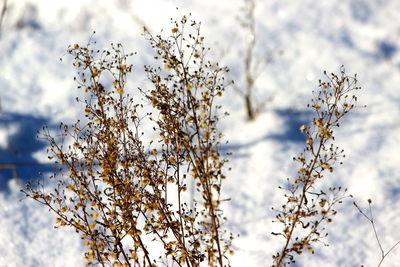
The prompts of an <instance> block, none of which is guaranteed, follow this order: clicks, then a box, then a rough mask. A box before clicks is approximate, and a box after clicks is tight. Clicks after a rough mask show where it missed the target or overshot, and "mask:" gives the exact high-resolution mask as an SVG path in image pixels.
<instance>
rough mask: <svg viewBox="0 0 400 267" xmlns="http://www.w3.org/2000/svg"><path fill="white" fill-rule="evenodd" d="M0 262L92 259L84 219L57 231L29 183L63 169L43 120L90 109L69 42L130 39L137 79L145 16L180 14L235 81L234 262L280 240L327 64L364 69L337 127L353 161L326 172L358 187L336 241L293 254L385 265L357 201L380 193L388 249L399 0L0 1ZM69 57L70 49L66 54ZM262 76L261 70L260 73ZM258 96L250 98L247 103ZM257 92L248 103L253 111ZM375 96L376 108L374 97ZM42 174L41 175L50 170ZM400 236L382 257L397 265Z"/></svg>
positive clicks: (228, 101) (144, 58)
mask: <svg viewBox="0 0 400 267" xmlns="http://www.w3.org/2000/svg"><path fill="white" fill-rule="evenodd" d="M0 12H1V13H0V70H1V71H0V266H7V267H8V266H32V267H36V266H57V267H58V266H81V265H83V264H84V263H83V261H82V256H81V253H82V251H83V248H82V243H81V241H80V240H79V237H78V236H77V235H75V234H73V231H68V230H66V229H62V230H54V229H53V225H54V217H53V216H52V215H51V214H50V213H49V212H48V211H47V209H46V208H45V207H42V206H38V205H37V204H36V203H33V201H32V200H28V199H25V200H23V201H20V200H21V199H24V196H23V195H22V194H21V193H19V190H20V188H21V187H22V186H23V185H24V184H25V183H26V182H28V181H34V180H35V179H46V177H47V176H48V175H49V173H51V172H52V171H53V169H54V166H53V165H52V164H51V163H50V162H49V161H48V160H47V153H46V148H47V143H46V142H45V141H44V140H42V139H41V138H40V135H39V138H37V135H38V134H37V131H38V130H40V129H41V128H42V127H43V126H44V125H47V126H48V127H49V128H50V129H51V130H52V131H54V132H56V131H57V128H58V125H59V124H60V122H65V123H73V122H74V121H76V120H77V119H80V118H82V113H83V112H82V110H83V107H82V106H81V105H79V103H77V102H76V101H75V98H76V97H77V96H80V97H83V93H82V92H81V91H80V90H78V89H76V84H75V82H74V80H73V77H74V75H75V70H74V67H73V66H72V60H71V58H69V57H68V56H66V49H67V47H68V45H72V44H75V43H79V44H86V43H87V42H88V41H89V38H90V37H91V35H92V33H93V31H96V34H95V35H94V36H93V40H94V41H96V43H97V44H96V46H97V47H99V48H100V49H102V48H107V47H109V46H110V43H118V42H120V43H122V44H123V46H124V49H125V51H127V52H137V55H135V56H134V57H133V58H132V62H131V63H132V64H133V65H134V72H133V74H132V75H131V77H130V79H131V80H130V86H131V89H132V92H134V90H135V88H136V87H137V86H143V87H146V86H149V84H148V83H147V82H146V76H145V74H144V72H143V66H144V65H146V64H155V61H154V60H153V59H152V58H153V56H154V51H152V49H151V47H150V45H149V43H148V41H146V40H145V38H144V37H143V35H142V34H143V27H146V28H147V29H148V30H149V31H150V32H152V33H154V34H158V33H160V32H161V30H162V29H164V31H165V32H167V33H169V30H170V28H171V25H170V19H171V18H172V19H174V20H179V19H180V18H181V16H182V15H184V14H186V15H187V14H189V13H191V17H192V19H195V20H196V21H201V23H202V35H203V36H205V43H206V45H207V46H208V47H210V48H211V52H210V57H211V58H212V59H213V60H215V61H217V62H219V63H220V64H221V65H225V66H228V67H229V69H230V70H231V71H230V77H229V78H230V79H233V80H234V81H235V84H234V85H231V86H230V87H228V88H227V91H226V94H225V95H224V97H223V100H222V104H223V106H224V109H225V110H226V111H228V112H229V113H230V116H229V117H227V118H224V120H222V121H221V125H220V127H221V131H223V133H224V134H225V139H226V140H229V144H228V145H225V146H224V147H223V150H224V151H229V152H232V153H233V155H232V157H231V158H230V164H229V165H230V166H229V167H232V170H231V171H229V172H227V176H228V179H227V181H226V184H225V190H224V192H225V193H224V194H226V195H227V196H229V197H231V198H232V200H231V201H230V202H229V203H227V204H226V207H225V209H226V215H227V217H228V218H229V223H228V225H227V227H228V228H229V230H230V231H232V232H233V233H234V234H239V235H240V237H238V238H237V239H236V240H235V242H234V248H235V249H236V253H235V255H234V256H232V258H231V265H232V266H265V265H266V264H267V265H268V264H269V263H270V262H271V256H272V254H274V253H275V252H276V251H277V249H279V248H280V247H281V246H282V240H280V239H279V238H277V237H272V236H271V235H270V233H271V232H272V231H275V230H276V229H279V228H277V227H278V226H277V225H275V224H273V223H272V220H273V219H274V212H273V211H271V207H273V206H275V207H279V206H280V205H282V204H283V201H284V198H283V194H284V193H283V192H280V191H279V190H277V187H278V186H279V185H282V184H284V183H285V179H286V177H293V175H295V174H296V170H297V169H296V168H297V165H296V164H295V163H293V162H292V160H291V159H292V158H293V157H294V156H296V155H298V154H299V153H300V152H301V151H302V149H303V147H304V145H305V143H304V138H303V136H302V135H301V133H300V132H299V131H298V128H299V126H300V125H302V124H304V123H308V122H309V121H310V120H311V119H312V116H313V114H312V112H311V111H310V110H308V109H307V108H306V104H307V103H309V101H310V99H311V98H312V92H313V90H316V89H317V87H318V80H319V79H324V75H323V71H324V70H326V71H327V72H328V73H330V72H334V73H339V72H340V68H341V66H342V65H343V66H344V68H345V70H346V73H347V74H348V75H351V76H353V75H354V74H355V73H357V77H358V80H359V85H360V86H361V87H362V88H363V90H361V91H359V93H358V98H359V101H358V103H359V107H358V108H357V109H356V110H354V112H352V114H350V115H349V116H348V117H347V118H346V119H345V121H343V124H342V125H341V126H342V127H340V128H339V129H338V130H337V131H336V144H337V145H339V146H340V147H341V148H343V149H344V150H345V153H346V158H345V160H344V165H342V166H338V168H337V170H335V172H333V173H332V174H331V175H328V177H327V178H326V181H325V182H326V187H329V186H342V187H346V188H348V190H349V193H350V194H352V195H353V196H354V199H349V200H346V201H344V203H343V204H341V205H340V206H338V207H337V208H338V211H339V214H338V215H337V216H336V218H335V220H334V223H333V224H330V225H329V226H328V227H327V232H329V236H328V238H327V239H326V243H327V244H329V247H325V246H324V244H321V245H320V246H319V247H318V248H316V249H315V255H311V254H310V255H301V256H299V257H298V258H297V263H296V264H294V265H293V266H360V265H362V264H364V265H365V266H376V265H377V263H378V262H379V260H380V250H379V247H378V244H377V242H376V240H375V237H374V234H373V231H372V228H371V225H370V224H369V223H368V221H367V220H365V219H364V218H362V216H361V215H360V214H359V212H358V211H357V210H356V209H355V208H354V207H353V205H352V201H354V200H355V201H357V203H358V204H359V205H360V206H362V207H367V199H372V201H373V210H374V219H375V223H376V226H377V230H378V234H379V236H380V238H381V242H382V246H383V248H384V249H385V251H387V250H388V249H389V248H390V247H391V246H392V245H393V244H394V243H395V242H396V241H398V240H400V234H399V232H400V228H399V225H400V218H399V216H398V214H399V208H398V207H399V203H400V202H399V201H400V194H399V193H400V156H399V152H398V151H400V135H399V134H400V116H399V115H400V113H399V111H400V87H399V85H400V53H399V48H400V38H399V37H400V20H399V17H400V2H399V1H397V0H343V1H340V3H339V2H338V1H334V0H325V1H314V0H303V1H290V0H279V1H278V0H271V1H265V0H219V1H212V0H202V1H199V0H152V1H145V0H132V1H129V0H113V1H111V0H97V1H94V0H85V1H78V0H70V1H57V0H18V1H15V0H0ZM60 58H62V61H60ZM249 81H251V82H249ZM246 101H250V102H246ZM246 103H251V109H249V106H248V105H246ZM364 105H367V107H364ZM39 173H41V174H39ZM397 262H400V248H398V249H395V250H393V251H392V252H391V254H389V255H388V256H387V259H386V260H385V261H384V263H383V264H382V265H381V266H398V265H399V264H396V263H397Z"/></svg>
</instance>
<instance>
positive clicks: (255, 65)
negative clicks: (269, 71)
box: [233, 0, 272, 121]
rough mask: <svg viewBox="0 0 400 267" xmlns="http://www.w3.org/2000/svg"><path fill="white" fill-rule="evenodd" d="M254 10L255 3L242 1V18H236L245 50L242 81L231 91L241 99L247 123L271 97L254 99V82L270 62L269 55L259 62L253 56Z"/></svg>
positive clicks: (255, 38) (255, 41) (254, 117)
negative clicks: (242, 34) (240, 28)
mask: <svg viewBox="0 0 400 267" xmlns="http://www.w3.org/2000/svg"><path fill="white" fill-rule="evenodd" d="M255 9H256V3H255V1H254V0H244V7H243V8H242V16H240V17H238V18H237V20H238V21H239V23H240V26H241V27H242V29H243V31H244V32H245V33H246V34H245V36H246V50H245V52H244V57H243V81H242V83H241V84H240V85H239V84H237V83H234V84H233V89H234V90H235V91H236V92H237V93H238V94H239V95H240V96H241V97H242V98H243V101H244V105H245V108H246V118H247V120H249V121H252V120H255V119H256V117H257V115H258V114H259V113H260V112H261V110H262V108H264V106H265V104H266V103H267V102H268V101H270V100H271V99H272V97H269V98H267V99H264V100H261V101H260V100H257V99H256V98H257V97H256V96H257V95H256V93H257V90H256V81H257V79H258V78H259V77H260V75H261V74H262V73H263V71H264V70H265V62H266V61H268V60H271V59H268V58H270V57H271V55H269V56H266V59H265V60H260V58H257V56H256V54H255V50H256V49H257V32H256V17H255V14H254V12H255Z"/></svg>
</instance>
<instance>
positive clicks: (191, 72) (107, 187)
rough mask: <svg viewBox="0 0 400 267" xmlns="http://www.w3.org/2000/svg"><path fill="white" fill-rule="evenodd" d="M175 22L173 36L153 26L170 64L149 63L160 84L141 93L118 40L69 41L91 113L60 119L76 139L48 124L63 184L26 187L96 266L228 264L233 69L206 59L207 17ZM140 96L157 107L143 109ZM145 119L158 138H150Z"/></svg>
mask: <svg viewBox="0 0 400 267" xmlns="http://www.w3.org/2000/svg"><path fill="white" fill-rule="evenodd" d="M172 23H173V26H172V29H171V34H170V35H169V36H168V37H166V38H164V37H162V36H161V35H157V36H153V35H151V34H150V33H146V37H147V39H148V40H149V41H150V43H151V46H152V47H153V48H154V49H155V51H156V53H157V56H156V59H157V60H159V61H162V64H163V68H160V67H159V68H153V67H149V66H146V67H145V71H146V73H147V76H148V78H149V80H150V81H151V83H152V88H153V89H151V90H149V91H146V90H142V89H139V90H138V91H137V93H138V94H135V95H134V96H130V95H129V94H127V93H126V92H125V91H126V88H125V87H126V79H127V75H128V73H130V72H131V71H132V68H133V67H132V65H129V64H128V63H127V57H128V56H129V55H127V54H125V53H124V51H123V49H122V46H121V45H120V44H118V45H113V46H112V49H111V50H110V51H107V50H105V51H99V50H97V51H96V50H93V49H92V48H91V45H92V43H91V42H89V44H87V45H86V46H84V47H81V46H79V45H77V44H76V45H74V46H72V47H69V49H68V54H70V55H72V56H73V58H74V61H75V63H74V65H75V66H76V67H77V68H78V70H79V72H78V77H77V78H76V80H77V81H78V83H79V88H82V89H83V90H84V91H85V92H87V93H88V94H89V95H90V98H89V99H88V100H85V101H83V102H84V104H85V108H84V111H85V113H86V115H85V116H86V118H87V122H85V123H82V122H80V121H78V122H77V123H75V124H74V125H72V126H67V125H64V124H63V125H61V129H62V139H64V138H69V139H70V140H73V141H72V144H71V145H67V146H66V145H64V144H63V142H61V143H60V142H59V141H58V140H56V139H55V138H54V137H53V136H52V135H51V134H50V132H49V130H48V129H47V128H44V131H43V134H44V137H45V138H46V139H47V140H48V141H49V143H50V149H49V154H50V156H49V158H50V159H54V160H55V162H56V163H57V164H59V165H60V171H59V173H56V174H54V175H52V176H51V179H53V180H54V181H55V182H56V184H57V187H56V188H55V189H54V190H53V191H51V192H46V191H45V190H44V187H43V186H39V187H36V186H34V185H31V184H29V185H28V186H27V188H26V189H25V190H24V191H23V192H24V193H25V194H26V196H27V197H30V198H33V199H34V200H36V201H38V202H40V203H42V204H43V205H45V206H47V207H48V208H49V209H50V210H51V211H52V212H54V213H55V214H56V215H57V224H58V226H70V227H72V228H74V229H75V230H76V231H77V232H78V233H79V234H80V236H81V238H82V240H83V242H84V245H85V246H87V251H86V253H85V259H86V260H87V262H88V265H101V266H110V265H112V266H156V264H161V265H168V266H201V265H203V264H205V265H208V266H220V267H222V266H227V265H228V261H227V254H229V253H230V252H231V250H230V242H231V239H232V238H231V236H228V237H225V234H226V232H225V231H224V230H223V222H224V221H225V220H226V218H224V217H223V215H222V210H221V209H220V203H221V201H222V200H221V199H220V193H221V184H222V181H223V179H224V178H225V176H224V175H223V173H222V168H223V166H224V164H225V163H226V160H225V159H223V158H222V157H221V155H220V152H219V145H220V140H221V133H220V132H219V131H218V129H217V123H218V120H219V118H220V116H221V114H219V113H220V111H219V110H220V106H218V105H216V103H215V99H216V97H219V96H221V95H222V93H223V91H224V88H225V81H224V78H223V75H224V73H225V72H227V69H226V68H222V67H219V66H218V64H213V63H211V62H210V61H208V60H207V58H206V54H207V51H208V49H206V48H205V47H204V45H203V41H204V38H203V37H202V36H201V35H200V24H199V23H196V22H194V21H188V19H187V18H186V17H183V18H182V20H181V21H180V22H176V21H175V22H172ZM141 97H142V100H143V98H144V99H145V100H146V101H147V103H148V104H149V106H151V107H152V108H153V112H151V113H147V114H145V115H140V114H141V111H143V108H144V106H143V104H140V101H139V100H140V98H141ZM144 121H145V122H146V123H153V125H154V128H153V129H154V131H155V132H156V136H159V139H158V140H154V139H153V140H152V141H150V143H149V144H145V143H144V141H143V140H144V139H143V137H144V136H146V134H145V133H143V130H142V128H141V126H142V125H143V124H144ZM65 170H67V171H65ZM192 180H193V181H194V183H193V184H194V186H195V189H196V191H197V193H196V194H194V195H192V196H191V195H190V190H187V189H188V185H189V184H190V182H191V181H192ZM191 198H194V199H193V201H194V204H193V205H190V204H189V202H190V201H192V199H191ZM159 248H162V249H161V250H160V249H159Z"/></svg>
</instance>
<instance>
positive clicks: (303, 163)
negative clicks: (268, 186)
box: [273, 68, 360, 267]
mask: <svg viewBox="0 0 400 267" xmlns="http://www.w3.org/2000/svg"><path fill="white" fill-rule="evenodd" d="M325 75H326V73H325ZM326 78H327V81H326V82H322V81H320V84H319V90H318V91H317V92H314V98H313V99H312V103H311V104H309V105H308V107H309V108H311V109H313V110H314V111H315V113H316V116H315V118H314V119H313V121H312V124H311V125H310V126H306V125H302V126H301V127H300V131H301V132H303V133H305V136H306V144H307V146H306V147H305V149H304V151H303V153H301V154H300V156H298V157H295V158H294V160H295V161H297V162H299V163H300V168H299V169H298V172H297V177H295V178H294V179H293V180H290V179H288V180H287V182H288V186H287V187H281V189H283V190H285V191H286V192H287V193H285V198H286V203H285V204H284V205H282V207H281V208H280V209H276V211H277V212H278V214H277V216H276V220H277V222H279V223H281V224H282V227H283V229H282V231H281V232H278V233H273V234H274V235H277V236H282V237H283V238H284V241H285V242H284V245H283V247H282V249H281V251H280V252H278V253H277V254H276V255H274V256H273V259H274V264H273V266H275V267H280V266H286V265H287V264H289V263H293V262H295V259H294V254H301V253H302V252H304V251H307V252H310V253H313V252H314V248H313V247H314V244H315V243H317V242H323V239H324V237H326V235H327V233H325V228H323V227H324V226H323V224H324V223H330V222H332V217H333V216H334V215H335V214H336V210H334V209H333V208H334V206H335V205H336V204H337V203H341V202H342V200H343V198H345V197H346V196H347V195H346V191H347V190H342V188H341V187H339V188H336V187H331V188H329V189H328V191H327V192H325V191H323V190H320V189H319V188H320V187H321V186H320V182H321V180H322V179H323V178H324V175H325V173H326V172H327V171H328V172H333V166H334V165H335V164H336V163H337V162H338V161H339V162H340V159H341V158H342V157H344V154H343V150H341V149H339V148H338V147H336V146H334V144H333V142H334V140H335V138H334V131H333V129H334V127H339V121H340V120H341V119H342V117H343V116H345V115H346V114H347V113H348V112H349V111H350V110H352V109H353V108H354V107H355V103H356V101H357V97H356V96H355V95H352V94H353V91H355V90H358V89H360V87H357V86H356V84H357V79H356V77H349V76H347V75H346V74H345V71H344V69H343V68H342V69H341V73H340V75H339V76H337V75H335V74H331V75H326ZM341 163H342V162H340V164H341Z"/></svg>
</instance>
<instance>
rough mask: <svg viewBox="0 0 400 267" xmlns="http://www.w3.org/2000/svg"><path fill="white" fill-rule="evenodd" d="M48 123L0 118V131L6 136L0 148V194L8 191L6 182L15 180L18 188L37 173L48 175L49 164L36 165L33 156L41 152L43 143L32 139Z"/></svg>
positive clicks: (11, 116) (20, 116) (15, 115)
mask: <svg viewBox="0 0 400 267" xmlns="http://www.w3.org/2000/svg"><path fill="white" fill-rule="evenodd" d="M46 124H48V121H47V119H46V118H44V117H38V116H34V115H29V114H18V113H7V112H3V113H1V114H0V131H5V133H6V140H5V141H6V146H5V147H4V146H3V147H0V191H7V190H8V186H7V184H8V182H9V180H10V179H12V178H13V177H17V178H18V179H19V182H20V183H21V184H24V183H26V182H27V181H29V180H33V179H37V178H38V177H39V173H44V172H52V171H53V170H54V168H53V167H52V166H53V165H51V164H42V163H40V162H38V161H37V160H36V159H35V158H34V157H33V153H35V152H37V151H41V150H44V149H45V147H46V143H45V142H43V141H40V140H38V139H37V138H36V135H37V131H38V130H40V129H41V128H42V127H43V126H44V125H46Z"/></svg>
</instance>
